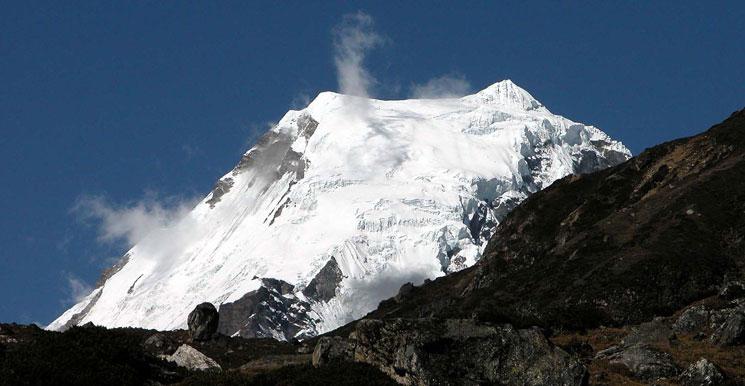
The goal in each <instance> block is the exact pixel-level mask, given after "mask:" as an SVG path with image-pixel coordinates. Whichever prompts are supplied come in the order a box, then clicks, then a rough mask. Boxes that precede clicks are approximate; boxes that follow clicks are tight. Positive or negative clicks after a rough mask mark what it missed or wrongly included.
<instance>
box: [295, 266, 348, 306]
mask: <svg viewBox="0 0 745 386" xmlns="http://www.w3.org/2000/svg"><path fill="white" fill-rule="evenodd" d="M343 278H344V274H343V273H342V272H341V269H340V268H339V264H338V263H337V262H336V258H334V257H333V256H332V257H331V259H330V260H329V261H328V263H326V265H324V266H323V268H321V270H320V271H318V273H317V274H316V276H315V277H313V279H312V280H311V281H310V283H308V286H307V287H305V289H303V295H305V297H307V298H308V299H312V300H315V301H322V302H327V301H329V300H331V298H333V297H334V296H336V288H337V287H338V286H339V283H341V280H342V279H343Z"/></svg>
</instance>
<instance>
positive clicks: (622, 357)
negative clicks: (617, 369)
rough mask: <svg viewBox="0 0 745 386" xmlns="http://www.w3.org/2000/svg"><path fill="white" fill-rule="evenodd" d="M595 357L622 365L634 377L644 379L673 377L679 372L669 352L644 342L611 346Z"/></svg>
mask: <svg viewBox="0 0 745 386" xmlns="http://www.w3.org/2000/svg"><path fill="white" fill-rule="evenodd" d="M596 358H597V359H605V360H608V361H609V362H610V363H611V364H613V365H622V366H624V367H626V368H627V369H628V370H629V371H630V372H631V373H632V374H634V376H635V377H637V378H640V379H643V380H645V381H654V380H658V379H660V378H669V377H674V376H676V375H678V374H679V373H680V370H679V369H678V367H677V366H676V365H675V362H674V361H673V357H672V356H671V355H670V354H668V353H666V352H663V351H660V350H657V349H654V348H652V347H649V346H647V345H645V344H634V345H632V346H621V347H619V346H615V347H611V348H609V349H607V350H604V351H601V352H599V353H598V356H597V357H596Z"/></svg>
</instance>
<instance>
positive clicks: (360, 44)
mask: <svg viewBox="0 0 745 386" xmlns="http://www.w3.org/2000/svg"><path fill="white" fill-rule="evenodd" d="M333 35H334V65H335V66H336V78H337V82H338V83H339V91H341V92H342V93H343V94H348V95H355V96H361V97H368V96H369V95H370V94H369V90H370V87H371V86H372V85H374V84H375V83H376V81H375V78H374V77H373V76H372V75H370V72H369V71H367V69H366V68H365V67H364V61H365V56H366V55H367V53H368V52H369V51H370V50H371V49H373V48H375V47H377V46H379V45H380V44H381V43H382V42H383V39H382V38H381V37H380V35H378V34H377V33H376V32H375V31H374V30H373V19H372V17H370V15H368V14H366V13H364V12H357V13H354V14H348V15H344V17H343V19H342V21H341V23H340V24H339V25H338V26H336V28H334V30H333Z"/></svg>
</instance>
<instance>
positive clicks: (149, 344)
mask: <svg viewBox="0 0 745 386" xmlns="http://www.w3.org/2000/svg"><path fill="white" fill-rule="evenodd" d="M142 345H143V347H145V348H146V349H148V350H149V351H150V352H154V353H157V354H166V353H172V352H174V351H175V349H176V342H175V341H174V340H173V339H171V338H169V337H167V336H166V335H164V334H162V333H155V334H153V335H151V336H150V337H148V338H147V339H146V340H145V342H143V343H142Z"/></svg>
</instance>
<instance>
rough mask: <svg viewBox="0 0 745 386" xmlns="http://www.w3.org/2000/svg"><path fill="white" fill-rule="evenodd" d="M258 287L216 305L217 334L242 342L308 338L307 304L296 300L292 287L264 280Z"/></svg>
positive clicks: (311, 321)
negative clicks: (217, 312) (235, 336)
mask: <svg viewBox="0 0 745 386" xmlns="http://www.w3.org/2000/svg"><path fill="white" fill-rule="evenodd" d="M261 283H262V284H261V287H259V288H258V289H257V290H254V291H251V292H248V293H246V294H245V295H243V296H242V297H241V298H240V299H238V300H236V301H234V302H231V303H223V304H221V305H220V324H219V327H218V331H219V332H220V333H222V334H225V335H227V336H233V335H236V334H238V335H239V336H241V337H244V338H279V339H284V340H291V339H306V338H309V337H310V336H311V335H312V333H313V331H314V328H315V327H314V326H315V323H316V320H315V319H313V318H312V317H311V316H310V315H309V314H308V311H309V310H310V303H308V302H306V301H303V300H300V299H298V298H297V297H296V296H295V295H294V294H293V293H294V292H293V291H294V288H295V287H294V286H293V285H292V284H290V283H287V282H285V281H283V280H278V279H267V278H264V279H261ZM298 334H299V335H298Z"/></svg>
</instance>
